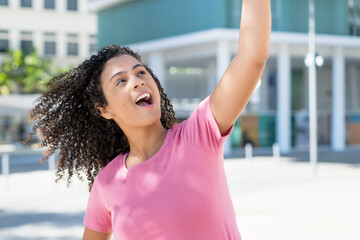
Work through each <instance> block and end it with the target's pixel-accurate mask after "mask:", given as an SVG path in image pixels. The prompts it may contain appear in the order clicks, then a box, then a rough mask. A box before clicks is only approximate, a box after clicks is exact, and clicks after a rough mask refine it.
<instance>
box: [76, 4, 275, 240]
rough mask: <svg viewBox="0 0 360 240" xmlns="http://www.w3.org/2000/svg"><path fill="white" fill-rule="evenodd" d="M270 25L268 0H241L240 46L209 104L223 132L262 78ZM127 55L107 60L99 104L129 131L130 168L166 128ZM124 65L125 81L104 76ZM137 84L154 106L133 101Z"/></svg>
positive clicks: (146, 82)
mask: <svg viewBox="0 0 360 240" xmlns="http://www.w3.org/2000/svg"><path fill="white" fill-rule="evenodd" d="M270 31H271V11H270V0H243V6H242V17H241V25H240V31H239V47H238V51H237V54H236V56H235V57H234V58H233V60H232V62H231V63H230V65H229V66H228V68H227V70H226V71H225V73H224V75H223V76H222V78H221V80H220V82H219V83H218V85H217V86H216V88H215V90H214V92H213V93H212V96H211V110H212V112H213V114H214V117H215V120H216V122H217V125H218V127H219V130H220V133H221V134H222V135H223V134H225V133H226V132H227V131H228V130H229V129H230V127H231V126H232V125H233V124H234V123H235V121H236V119H237V118H238V117H239V115H240V113H241V112H242V111H243V110H244V108H245V106H246V104H247V103H248V101H249V99H250V97H251V95H252V93H253V91H254V89H255V87H256V85H257V82H258V80H259V79H260V76H261V74H262V71H263V69H264V67H265V64H266V61H267V58H268V54H269V46H270ZM130 58H132V57H129V56H120V57H116V58H113V59H110V60H109V61H108V62H107V63H106V65H105V68H104V70H103V73H102V74H101V80H102V86H103V91H104V94H105V96H106V99H107V100H108V103H109V104H108V106H107V107H106V108H104V109H100V110H101V113H102V116H103V117H105V118H107V119H114V120H115V122H116V123H117V124H118V125H119V126H120V127H121V129H123V131H124V133H125V134H126V136H127V137H128V140H129V144H130V153H129V156H128V158H127V159H126V165H127V167H128V168H129V167H131V166H134V165H136V164H139V163H141V162H143V161H146V159H148V158H150V157H151V156H153V155H154V154H155V153H156V152H157V151H158V150H159V149H160V147H161V145H162V144H163V142H164V139H165V136H166V130H165V129H164V128H163V127H162V125H161V123H160V112H161V111H160V105H158V104H159V103H158V102H157V101H158V99H157V97H159V98H160V96H159V93H158V91H156V89H157V88H156V85H155V82H154V81H153V80H152V81H151V79H148V78H147V77H145V76H143V77H136V76H137V75H136V74H137V73H136V71H134V70H131V68H132V67H133V66H134V64H135V62H137V61H134V59H133V58H132V59H130ZM135 60H136V59H135ZM137 63H138V62H137ZM124 70H125V71H126V72H127V74H126V76H127V77H128V79H129V80H128V83H127V84H126V86H125V87H124V88H120V89H118V88H113V87H112V86H111V84H110V83H109V81H108V80H109V78H110V77H111V76H110V75H112V74H114V73H115V72H116V71H124ZM140 88H146V89H147V88H148V89H149V90H151V93H152V94H154V95H153V96H156V97H154V100H155V103H156V104H154V105H156V106H154V108H151V109H150V108H149V109H146V110H144V109H138V108H136V107H134V106H132V105H131V104H132V103H133V101H134V98H136V97H135V95H136V94H135V92H139V89H140ZM224 96H226V97H224ZM229 102H231V104H228V103H229ZM124 111H129V112H127V113H124ZM110 236H111V233H98V232H95V231H93V230H90V229H88V228H85V232H84V238H83V239H86V240H92V239H109V238H110Z"/></svg>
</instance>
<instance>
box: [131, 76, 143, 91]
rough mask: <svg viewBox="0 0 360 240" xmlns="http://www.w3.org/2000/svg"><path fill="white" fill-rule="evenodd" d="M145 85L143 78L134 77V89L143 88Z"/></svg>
mask: <svg viewBox="0 0 360 240" xmlns="http://www.w3.org/2000/svg"><path fill="white" fill-rule="evenodd" d="M144 84H145V83H144V81H143V80H142V79H141V78H138V77H134V79H133V88H134V89H136V88H138V87H140V86H143V85H144Z"/></svg>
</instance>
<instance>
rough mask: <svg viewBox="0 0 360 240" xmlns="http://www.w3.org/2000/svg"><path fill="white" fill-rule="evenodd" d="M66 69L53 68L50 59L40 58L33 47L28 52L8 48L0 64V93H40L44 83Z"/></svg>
mask: <svg viewBox="0 0 360 240" xmlns="http://www.w3.org/2000/svg"><path fill="white" fill-rule="evenodd" d="M66 70H67V69H60V68H54V67H53V66H52V65H51V61H50V60H49V59H44V58H40V57H39V56H38V54H37V51H36V50H35V49H34V50H33V51H32V52H31V53H29V54H24V53H23V52H22V51H21V50H15V51H13V50H9V51H8V56H7V57H6V58H5V59H4V61H3V62H2V64H1V72H0V94H4V95H5V94H10V93H42V92H43V91H44V90H45V89H44V87H43V85H44V83H46V82H48V81H49V80H50V79H51V78H52V77H53V76H55V75H57V74H59V73H61V72H63V71H66Z"/></svg>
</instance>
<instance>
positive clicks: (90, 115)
mask: <svg viewBox="0 0 360 240" xmlns="http://www.w3.org/2000/svg"><path fill="white" fill-rule="evenodd" d="M119 55H130V56H132V57H134V58H136V59H137V60H138V61H140V62H141V58H140V56H139V55H138V54H137V53H135V52H133V51H132V50H131V49H130V48H128V47H120V46H118V45H111V46H107V47H104V48H102V49H101V50H99V51H98V53H97V54H95V55H93V56H91V57H90V59H88V60H85V61H84V62H83V63H82V64H80V65H79V66H78V67H76V68H73V69H71V70H70V71H69V72H66V73H63V74H60V75H58V76H56V77H54V78H53V79H52V80H51V81H50V82H49V83H48V84H46V85H47V86H46V87H47V88H48V90H47V91H46V92H45V93H44V94H43V95H42V96H41V97H39V98H38V99H37V100H36V102H35V103H36V106H35V107H34V108H33V109H32V110H30V112H29V119H30V120H33V121H34V127H33V129H32V132H31V133H30V134H29V136H28V138H27V139H26V140H25V142H27V141H29V140H30V139H31V138H32V136H33V135H34V134H36V131H39V133H40V138H41V143H40V146H39V147H46V148H47V150H46V151H45V153H44V157H43V158H42V159H41V161H45V160H47V159H48V158H49V157H50V156H51V155H52V154H54V152H55V151H56V150H59V154H58V157H57V167H58V168H57V172H56V176H57V181H58V180H60V179H62V178H64V177H66V179H67V183H68V184H67V185H68V186H69V185H70V183H71V178H72V176H73V175H74V173H76V175H77V176H78V177H79V178H80V179H82V177H81V173H85V174H86V176H87V180H88V184H89V189H91V186H92V184H93V182H94V178H95V177H96V175H97V174H98V173H99V170H100V168H102V167H104V166H106V165H107V164H108V163H109V162H110V161H111V160H112V159H113V158H115V157H116V156H117V155H119V154H121V153H126V152H128V151H129V143H128V140H127V138H126V136H125V134H124V133H123V132H122V130H121V129H120V127H119V126H118V125H117V124H116V123H115V122H114V121H113V120H107V119H105V118H103V117H102V116H101V115H100V111H99V110H98V108H97V107H105V106H106V105H107V102H106V98H105V96H104V93H103V91H102V87H101V80H100V74H101V72H102V70H103V68H104V65H105V63H106V62H107V61H108V60H109V59H110V58H113V57H115V56H119ZM145 68H146V70H147V71H148V72H149V73H150V75H151V76H152V77H153V79H154V80H155V82H156V85H157V87H158V89H159V92H160V96H161V119H160V121H161V123H162V125H163V126H164V128H166V129H170V128H171V127H172V126H173V125H174V123H175V113H174V110H173V107H172V105H171V103H170V101H169V99H168V97H167V95H166V94H165V93H164V89H163V88H162V87H161V85H160V81H159V80H158V78H157V77H156V76H155V75H154V74H153V72H152V71H151V69H150V68H149V67H148V66H146V65H145Z"/></svg>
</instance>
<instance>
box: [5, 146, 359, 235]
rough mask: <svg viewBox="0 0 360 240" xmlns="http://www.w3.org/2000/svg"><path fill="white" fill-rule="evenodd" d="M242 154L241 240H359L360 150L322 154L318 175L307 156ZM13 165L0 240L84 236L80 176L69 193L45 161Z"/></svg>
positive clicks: (234, 175)
mask: <svg viewBox="0 0 360 240" xmlns="http://www.w3.org/2000/svg"><path fill="white" fill-rule="evenodd" d="M243 155H244V153H243V152H241V151H238V152H235V153H233V155H231V156H228V157H227V158H226V159H225V170H226V173H227V177H228V184H229V188H230V192H231V196H232V200H233V203H234V208H235V212H236V214H237V223H238V226H239V230H240V233H241V235H242V238H243V240H261V239H266V240H300V239H301V240H303V239H306V240H338V239H340V240H359V239H360V228H359V223H360V148H354V149H347V150H346V151H344V152H333V151H331V150H328V149H323V150H319V164H318V167H317V176H314V175H313V170H312V168H311V166H310V164H309V163H308V152H306V151H293V152H291V153H290V154H287V155H284V156H282V157H281V158H280V159H274V158H273V157H271V156H270V155H271V151H269V150H254V157H253V158H252V159H244V158H243ZM14 161H18V163H17V164H14V165H11V166H10V175H9V176H8V177H5V176H3V175H0V239H1V240H15V239H24V240H30V239H39V240H43V239H44V240H45V239H46V240H47V239H56V240H65V239H66V240H67V239H74V240H75V239H81V237H82V233H83V225H82V220H83V217H84V213H85V208H86V203H87V198H88V194H89V193H88V190H87V184H86V183H84V182H81V181H79V180H77V179H75V178H74V180H73V183H72V185H71V187H70V188H67V187H66V182H59V183H55V182H54V179H55V175H54V172H52V171H48V170H46V169H47V165H46V164H38V163H31V164H29V163H26V161H24V159H22V160H21V159H20V160H19V159H15V160H14Z"/></svg>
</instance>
